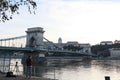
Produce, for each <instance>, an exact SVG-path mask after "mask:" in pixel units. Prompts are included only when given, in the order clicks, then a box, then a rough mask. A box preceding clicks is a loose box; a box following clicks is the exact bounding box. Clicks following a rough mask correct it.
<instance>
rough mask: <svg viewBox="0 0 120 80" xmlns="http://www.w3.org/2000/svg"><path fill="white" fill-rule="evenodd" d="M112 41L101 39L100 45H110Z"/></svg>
mask: <svg viewBox="0 0 120 80" xmlns="http://www.w3.org/2000/svg"><path fill="white" fill-rule="evenodd" d="M112 44H113V42H112V41H102V42H100V45H112Z"/></svg>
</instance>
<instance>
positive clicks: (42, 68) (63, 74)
mask: <svg viewBox="0 0 120 80" xmlns="http://www.w3.org/2000/svg"><path fill="white" fill-rule="evenodd" d="M16 61H17V62H18V64H19V70H20V73H19V74H23V71H24V69H23V65H22V64H21V59H12V60H11V67H10V70H11V71H13V70H14V65H15V62H16ZM0 64H3V63H0ZM6 64H7V63H6ZM12 65H13V66H12ZM1 69H2V65H1ZM33 69H34V70H33V75H34V76H40V77H48V78H55V79H59V80H105V78H104V77H105V76H110V79H111V80H120V60H92V61H74V60H69V61H63V60H62V61H61V60H57V61H52V60H51V61H47V63H46V64H40V65H39V66H35V68H33ZM2 70H3V69H2ZM54 73H55V74H54ZM14 74H17V72H16V71H14Z"/></svg>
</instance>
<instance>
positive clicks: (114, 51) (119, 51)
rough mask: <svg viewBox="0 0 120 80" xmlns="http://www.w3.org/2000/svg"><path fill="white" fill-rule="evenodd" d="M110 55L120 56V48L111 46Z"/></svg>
mask: <svg viewBox="0 0 120 80" xmlns="http://www.w3.org/2000/svg"><path fill="white" fill-rule="evenodd" d="M109 50H110V57H120V48H111V49H109Z"/></svg>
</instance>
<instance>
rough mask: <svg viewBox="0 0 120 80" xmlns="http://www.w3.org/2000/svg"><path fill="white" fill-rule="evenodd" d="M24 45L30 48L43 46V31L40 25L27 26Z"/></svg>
mask: <svg viewBox="0 0 120 80" xmlns="http://www.w3.org/2000/svg"><path fill="white" fill-rule="evenodd" d="M26 33H27V41H26V47H31V48H43V45H44V44H43V33H44V30H43V28H41V27H35V28H28V30H27V31H26Z"/></svg>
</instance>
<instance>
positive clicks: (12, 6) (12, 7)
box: [0, 0, 37, 22]
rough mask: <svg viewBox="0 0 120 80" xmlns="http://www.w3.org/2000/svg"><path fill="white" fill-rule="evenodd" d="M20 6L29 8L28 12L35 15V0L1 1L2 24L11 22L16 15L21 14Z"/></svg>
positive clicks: (0, 14) (0, 20)
mask: <svg viewBox="0 0 120 80" xmlns="http://www.w3.org/2000/svg"><path fill="white" fill-rule="evenodd" d="M20 6H27V8H28V11H29V12H30V13H34V14H35V9H36V7H37V4H36V2H35V1H33V0H0V22H5V21H7V20H10V19H12V17H13V15H14V14H19V8H20Z"/></svg>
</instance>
